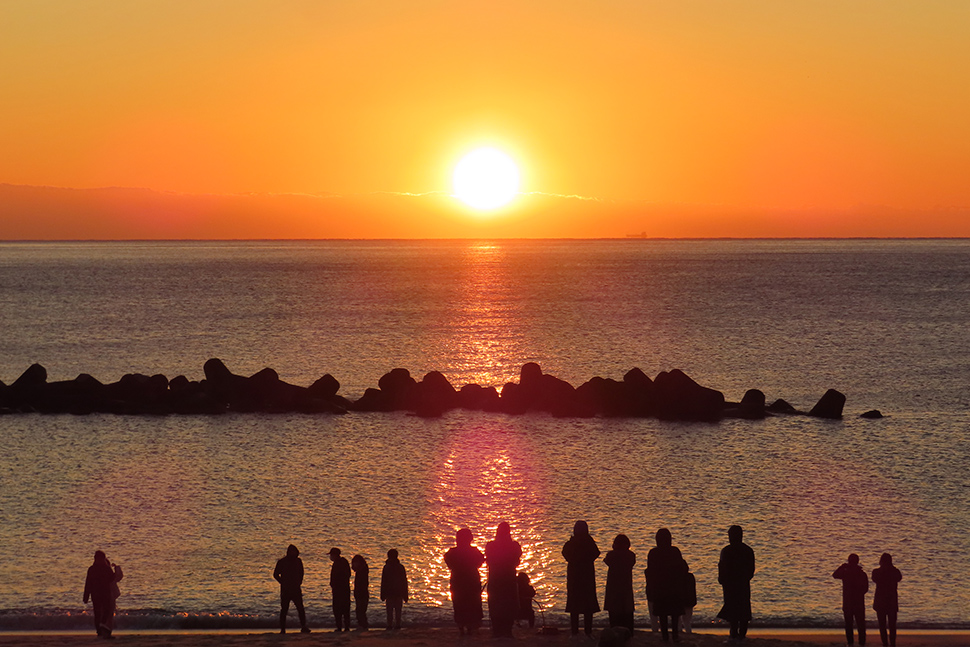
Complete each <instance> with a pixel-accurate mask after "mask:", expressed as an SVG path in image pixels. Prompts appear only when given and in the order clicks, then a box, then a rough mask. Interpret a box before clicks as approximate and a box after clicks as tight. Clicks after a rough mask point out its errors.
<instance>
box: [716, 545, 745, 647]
mask: <svg viewBox="0 0 970 647" xmlns="http://www.w3.org/2000/svg"><path fill="white" fill-rule="evenodd" d="M742 539H744V530H743V529H742V528H741V526H731V527H730V528H728V541H729V543H728V545H727V546H725V547H724V548H723V549H721V558H720V560H718V562H717V581H718V583H719V584H720V585H721V588H722V590H723V591H724V606H722V607H721V611H720V612H719V613H718V614H717V617H718V618H721V619H723V620H727V621H728V622H729V623H730V625H731V631H730V637H731V638H733V639H735V640H741V639H743V638H744V637H745V635H747V633H748V622H750V621H751V578H753V577H754V551H753V550H751V547H750V546H748V545H747V544H746V543H744V542H743V541H742Z"/></svg>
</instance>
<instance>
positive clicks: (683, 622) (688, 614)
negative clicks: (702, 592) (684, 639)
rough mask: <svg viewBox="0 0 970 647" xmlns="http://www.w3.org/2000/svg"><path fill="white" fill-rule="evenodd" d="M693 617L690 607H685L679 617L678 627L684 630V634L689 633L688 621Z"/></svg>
mask: <svg viewBox="0 0 970 647" xmlns="http://www.w3.org/2000/svg"><path fill="white" fill-rule="evenodd" d="M693 615H694V609H693V608H692V607H687V608H686V609H684V613H683V615H681V616H680V625H681V627H683V629H684V633H685V634H689V633H690V631H691V630H690V620H691V618H692V617H693Z"/></svg>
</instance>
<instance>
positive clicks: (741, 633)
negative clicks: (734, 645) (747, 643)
mask: <svg viewBox="0 0 970 647" xmlns="http://www.w3.org/2000/svg"><path fill="white" fill-rule="evenodd" d="M747 635H748V621H747V620H738V640H744V637H745V636H747Z"/></svg>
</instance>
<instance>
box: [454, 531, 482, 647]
mask: <svg viewBox="0 0 970 647" xmlns="http://www.w3.org/2000/svg"><path fill="white" fill-rule="evenodd" d="M484 563H485V555H484V554H483V553H482V551H480V550H479V549H478V548H476V547H475V546H472V531H471V530H469V529H468V528H462V529H461V530H459V531H458V532H457V533H456V534H455V545H454V546H453V547H452V548H449V549H448V552H446V553H445V565H446V566H447V567H448V570H449V571H451V577H450V578H449V581H448V588H449V589H451V604H452V606H453V607H454V612H455V624H457V625H458V633H459V635H462V636H463V635H465V634H469V633H474V632H475V631H478V628H479V627H481V626H482V618H483V617H484V615H485V613H484V611H483V610H482V576H481V574H480V573H479V569H480V568H481V567H482V564H484Z"/></svg>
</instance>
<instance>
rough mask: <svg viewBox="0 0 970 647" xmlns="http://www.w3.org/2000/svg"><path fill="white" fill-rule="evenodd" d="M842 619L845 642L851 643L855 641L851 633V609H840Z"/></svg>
mask: <svg viewBox="0 0 970 647" xmlns="http://www.w3.org/2000/svg"><path fill="white" fill-rule="evenodd" d="M842 619H843V621H844V622H845V644H847V645H851V644H852V643H854V642H855V638H854V637H853V635H852V610H851V609H842Z"/></svg>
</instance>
